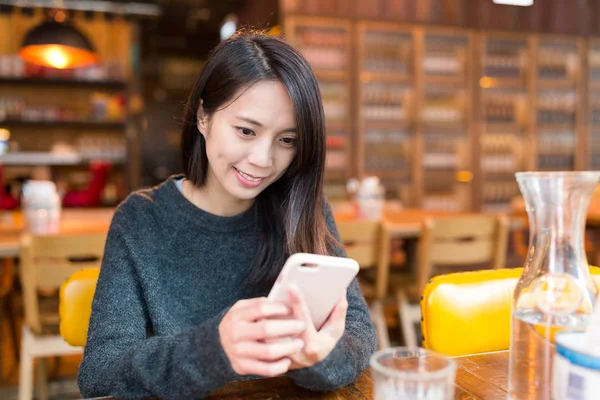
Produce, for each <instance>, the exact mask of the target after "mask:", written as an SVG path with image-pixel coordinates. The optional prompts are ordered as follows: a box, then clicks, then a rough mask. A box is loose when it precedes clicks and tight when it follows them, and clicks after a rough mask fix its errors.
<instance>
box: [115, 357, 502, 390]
mask: <svg viewBox="0 0 600 400" xmlns="http://www.w3.org/2000/svg"><path fill="white" fill-rule="evenodd" d="M455 360H456V362H457V364H458V365H457V371H456V385H455V390H454V393H455V396H454V398H455V400H496V399H498V400H505V399H506V395H507V390H508V351H501V352H497V353H485V354H478V355H471V356H465V357H457V358H455ZM105 399H110V398H105ZM207 399H209V400H252V399H256V400H258V399H273V400H275V399H288V400H301V399H307V400H308V399H322V400H373V379H372V378H371V373H370V372H369V371H368V370H367V371H365V372H364V373H363V374H362V375H361V377H360V378H359V379H358V380H357V381H356V382H354V383H353V384H351V385H349V386H347V387H345V388H342V389H339V390H336V391H332V392H323V393H321V392H311V391H308V390H305V389H301V388H299V387H298V386H296V385H294V384H293V382H292V381H291V380H290V379H289V378H271V379H257V380H253V381H245V382H232V383H229V384H228V385H226V386H224V387H223V388H221V389H219V390H217V391H216V392H214V393H213V394H211V395H210V396H209V397H207Z"/></svg>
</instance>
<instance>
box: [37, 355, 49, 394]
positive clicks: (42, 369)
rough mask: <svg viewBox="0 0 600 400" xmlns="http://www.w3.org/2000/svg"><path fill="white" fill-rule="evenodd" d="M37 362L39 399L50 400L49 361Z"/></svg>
mask: <svg viewBox="0 0 600 400" xmlns="http://www.w3.org/2000/svg"><path fill="white" fill-rule="evenodd" d="M37 361H38V363H37V388H38V396H37V398H38V399H39V400H49V398H50V391H49V388H48V359H47V358H38V360H37Z"/></svg>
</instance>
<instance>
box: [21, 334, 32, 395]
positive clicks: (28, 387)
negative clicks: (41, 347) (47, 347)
mask: <svg viewBox="0 0 600 400" xmlns="http://www.w3.org/2000/svg"><path fill="white" fill-rule="evenodd" d="M28 335H29V332H27V328H25V327H24V328H23V337H22V339H21V363H20V366H19V400H31V399H33V357H32V356H31V352H30V347H31V343H30V340H29V336H28Z"/></svg>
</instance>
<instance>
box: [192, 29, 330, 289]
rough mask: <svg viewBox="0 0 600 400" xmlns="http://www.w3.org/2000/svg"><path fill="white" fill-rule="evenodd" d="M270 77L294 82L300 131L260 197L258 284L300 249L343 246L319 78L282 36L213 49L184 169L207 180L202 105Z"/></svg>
mask: <svg viewBox="0 0 600 400" xmlns="http://www.w3.org/2000/svg"><path fill="white" fill-rule="evenodd" d="M263 80H276V81H279V82H281V83H282V84H283V86H284V87H285V88H286V89H287V92H288V94H289V96H290V98H291V100H292V103H293V104H294V113H295V121H296V130H297V135H298V138H297V152H296V155H295V158H294V160H293V161H292V163H291V165H290V166H289V167H288V169H287V171H286V172H285V173H284V175H283V176H282V177H281V178H280V179H278V180H277V181H276V182H274V183H273V184H271V185H270V186H269V187H267V188H266V189H265V190H264V191H263V192H262V193H261V194H260V195H259V196H258V198H257V199H256V202H257V204H256V206H257V211H258V213H259V215H260V217H261V218H260V220H259V224H260V232H261V240H260V245H259V248H258V251H257V253H256V256H255V259H254V264H253V266H252V272H251V276H250V277H249V279H248V285H249V286H252V287H254V286H256V285H258V286H259V287H268V286H270V285H272V284H273V282H274V281H275V279H276V278H277V274H278V273H279V271H280V270H281V267H282V266H283V263H284V262H285V259H286V258H287V257H288V256H289V255H291V254H293V253H297V252H308V253H316V254H331V253H335V252H336V249H337V248H338V246H339V245H338V243H337V241H336V239H335V238H334V237H333V236H332V235H331V233H330V232H329V230H328V229H327V226H326V223H325V219H324V217H323V208H324V195H323V176H324V173H325V118H324V113H323V105H322V103H321V96H320V94H319V86H318V83H317V80H316V78H315V76H314V74H313V72H312V69H311V68H310V66H309V64H308V62H307V61H306V60H305V59H304V57H303V56H302V55H301V54H300V53H299V52H298V51H297V50H295V49H294V48H293V47H292V46H290V45H289V44H287V43H286V42H285V41H284V40H282V39H280V38H277V37H273V36H266V35H263V34H260V33H255V32H240V33H237V34H236V35H234V36H233V37H231V38H230V39H227V40H225V41H223V42H221V43H220V44H219V45H218V46H217V47H216V48H215V49H214V50H213V51H212V53H211V54H210V57H209V59H208V61H207V63H206V65H205V66H204V68H203V70H202V72H201V74H200V76H199V78H198V80H197V82H196V84H195V86H194V88H193V90H192V92H191V94H190V96H189V99H188V102H187V106H186V111H185V116H184V118H185V120H184V126H183V132H182V140H181V154H182V161H183V167H184V171H185V174H186V176H187V178H188V179H189V180H190V181H191V182H192V183H193V184H194V185H195V186H197V187H201V186H202V185H204V183H205V181H206V174H207V166H208V158H207V156H206V144H205V139H204V136H203V135H201V134H199V132H198V128H197V120H198V115H197V114H198V109H199V107H200V106H201V105H202V108H203V112H204V114H205V115H208V116H210V115H211V114H212V113H214V112H215V111H217V110H219V109H222V108H224V107H226V106H227V105H228V104H230V103H231V102H232V101H234V100H235V99H236V98H237V96H239V95H240V93H242V92H243V90H246V89H247V88H249V87H250V86H251V85H253V84H255V83H257V82H259V81H263Z"/></svg>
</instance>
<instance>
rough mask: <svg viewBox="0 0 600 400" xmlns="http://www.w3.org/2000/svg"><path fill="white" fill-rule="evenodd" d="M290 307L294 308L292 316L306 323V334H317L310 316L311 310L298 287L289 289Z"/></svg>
mask: <svg viewBox="0 0 600 400" xmlns="http://www.w3.org/2000/svg"><path fill="white" fill-rule="evenodd" d="M289 297H290V303H291V304H290V305H291V306H292V314H293V315H294V316H295V317H296V318H298V319H301V320H303V321H304V322H305V323H306V330H305V332H306V333H309V334H310V333H312V332H315V327H314V325H313V322H312V318H311V316H310V310H309V309H308V306H307V305H306V302H305V301H304V296H303V295H302V292H301V291H300V289H298V287H297V286H295V285H292V286H290V288H289Z"/></svg>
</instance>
